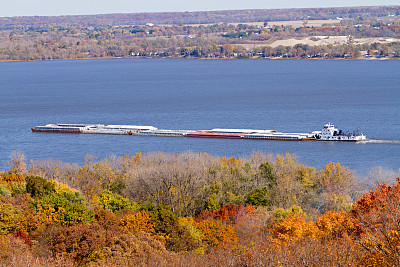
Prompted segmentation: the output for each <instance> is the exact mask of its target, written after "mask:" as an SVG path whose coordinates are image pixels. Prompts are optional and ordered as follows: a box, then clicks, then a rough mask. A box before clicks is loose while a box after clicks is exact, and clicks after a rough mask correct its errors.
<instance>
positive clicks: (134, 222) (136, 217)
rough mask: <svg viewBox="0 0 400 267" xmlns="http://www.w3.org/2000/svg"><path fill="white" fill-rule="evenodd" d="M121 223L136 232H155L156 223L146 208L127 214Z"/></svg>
mask: <svg viewBox="0 0 400 267" xmlns="http://www.w3.org/2000/svg"><path fill="white" fill-rule="evenodd" d="M120 225H121V226H123V227H125V228H128V229H130V230H133V231H136V232H146V233H154V223H153V222H152V221H151V218H150V216H149V215H148V214H147V212H146V211H145V210H141V211H138V212H136V213H133V214H128V215H126V216H125V217H124V218H122V219H121V220H120Z"/></svg>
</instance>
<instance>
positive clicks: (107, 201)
mask: <svg viewBox="0 0 400 267" xmlns="http://www.w3.org/2000/svg"><path fill="white" fill-rule="evenodd" d="M99 204H100V206H102V207H103V208H104V209H108V210H111V211H112V212H117V211H120V210H123V209H129V210H131V211H137V210H139V206H138V205H137V204H136V203H132V202H131V201H129V199H127V198H124V197H122V196H120V195H118V194H115V193H113V192H111V191H110V190H105V191H104V192H103V193H102V194H101V195H100V196H99Z"/></svg>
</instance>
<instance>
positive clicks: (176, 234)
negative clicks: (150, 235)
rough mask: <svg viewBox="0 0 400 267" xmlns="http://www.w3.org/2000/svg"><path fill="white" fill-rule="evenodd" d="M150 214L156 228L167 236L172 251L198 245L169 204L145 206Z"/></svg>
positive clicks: (167, 244)
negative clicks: (179, 221)
mask: <svg viewBox="0 0 400 267" xmlns="http://www.w3.org/2000/svg"><path fill="white" fill-rule="evenodd" d="M144 209H145V210H146V211H147V213H148V214H149V215H150V217H151V219H152V221H153V223H154V230H155V231H156V233H158V234H161V236H166V244H165V246H166V248H167V249H168V250H172V251H176V252H179V251H190V250H193V249H194V248H195V246H196V243H195V242H194V240H193V237H192V236H191V234H190V232H189V231H188V230H187V229H186V228H185V227H183V226H182V225H180V224H179V223H178V220H177V217H176V216H175V214H174V213H173V212H172V210H171V209H170V208H169V207H168V206H164V205H147V206H145V207H144Z"/></svg>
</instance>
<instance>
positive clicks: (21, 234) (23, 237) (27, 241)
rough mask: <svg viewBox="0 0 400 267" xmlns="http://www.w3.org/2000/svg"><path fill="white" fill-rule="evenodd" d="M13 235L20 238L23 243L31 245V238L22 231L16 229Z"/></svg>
mask: <svg viewBox="0 0 400 267" xmlns="http://www.w3.org/2000/svg"><path fill="white" fill-rule="evenodd" d="M13 236H14V237H16V238H19V239H21V240H22V241H23V242H24V244H25V245H27V246H29V247H32V246H33V243H32V240H31V239H30V238H29V236H28V235H27V234H26V233H25V232H24V231H22V230H18V231H17V232H15V233H14V235H13Z"/></svg>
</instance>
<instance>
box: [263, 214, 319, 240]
mask: <svg viewBox="0 0 400 267" xmlns="http://www.w3.org/2000/svg"><path fill="white" fill-rule="evenodd" d="M270 232H271V234H272V236H273V237H274V239H275V240H276V241H283V242H291V241H296V240H298V239H300V238H301V237H311V238H313V239H314V238H316V237H317V234H318V228H317V227H316V225H315V224H314V223H313V222H306V221H305V216H304V215H302V216H296V215H289V216H288V217H286V218H284V219H282V220H279V221H276V222H275V223H274V224H273V225H272V228H271V230H270Z"/></svg>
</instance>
